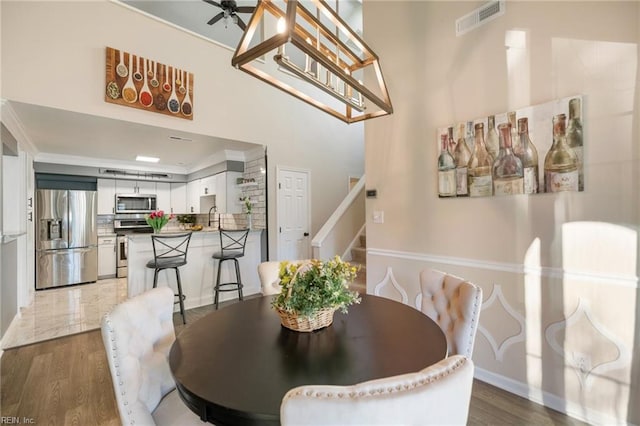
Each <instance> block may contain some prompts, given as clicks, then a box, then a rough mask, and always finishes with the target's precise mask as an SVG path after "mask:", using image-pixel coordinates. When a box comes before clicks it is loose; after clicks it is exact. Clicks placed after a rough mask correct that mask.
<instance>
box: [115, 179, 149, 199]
mask: <svg viewBox="0 0 640 426" xmlns="http://www.w3.org/2000/svg"><path fill="white" fill-rule="evenodd" d="M155 193H156V183H155V182H149V181H144V180H126V179H118V180H117V181H116V194H145V195H146V194H155Z"/></svg>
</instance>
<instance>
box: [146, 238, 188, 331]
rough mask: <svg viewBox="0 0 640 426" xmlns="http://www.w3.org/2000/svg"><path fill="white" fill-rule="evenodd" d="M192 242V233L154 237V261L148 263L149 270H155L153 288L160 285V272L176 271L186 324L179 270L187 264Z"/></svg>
mask: <svg viewBox="0 0 640 426" xmlns="http://www.w3.org/2000/svg"><path fill="white" fill-rule="evenodd" d="M190 240H191V232H187V233H183V234H171V235H152V236H151V243H152V244H153V260H150V261H148V262H147V268H151V269H154V272H153V288H156V286H157V285H158V272H160V271H162V270H163V269H173V270H175V271H176V280H177V281H178V293H177V294H175V296H176V297H177V298H178V301H177V302H174V304H175V303H179V304H180V314H181V315H182V323H183V324H186V323H187V319H186V317H185V316H184V299H185V296H184V294H182V282H181V281H180V271H179V270H178V268H179V267H180V266H184V265H186V264H187V249H188V248H189V241H190Z"/></svg>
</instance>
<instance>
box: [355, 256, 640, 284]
mask: <svg viewBox="0 0 640 426" xmlns="http://www.w3.org/2000/svg"><path fill="white" fill-rule="evenodd" d="M367 255H371V256H382V257H393V258H397V259H405V260H417V261H420V262H430V263H441V264H444V265H455V266H464V267H468V268H477V269H485V270H489V271H499V272H510V273H513V274H529V275H535V276H541V277H546V278H557V279H571V280H579V281H590V282H595V283H602V284H607V285H615V286H620V287H628V288H633V289H638V288H640V286H639V285H638V283H639V278H638V277H637V276H635V277H634V276H620V275H604V274H595V273H590V272H589V273H585V272H580V271H576V270H565V269H562V268H550V267H546V266H545V267H531V266H524V265H523V264H519V263H507V262H490V261H483V260H478V259H469V258H464V257H453V256H437V255H431V254H426V253H414V252H406V251H399V250H386V249H377V248H368V249H367Z"/></svg>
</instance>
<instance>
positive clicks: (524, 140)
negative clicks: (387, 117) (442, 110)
mask: <svg viewBox="0 0 640 426" xmlns="http://www.w3.org/2000/svg"><path fill="white" fill-rule="evenodd" d="M582 101H583V99H582V96H581V95H578V96H570V97H566V98H562V99H557V100H554V101H551V102H547V103H544V104H540V105H533V106H528V107H525V108H521V109H518V110H516V111H509V112H505V113H499V114H494V115H490V116H488V117H482V118H477V119H473V120H468V121H465V122H461V123H456V124H452V125H450V126H446V127H440V128H438V129H437V134H436V137H437V147H438V196H439V197H440V198H449V197H490V196H502V195H515V194H528V195H529V194H539V193H548V192H562V191H584V161H583V150H584V146H583V121H582V103H583V102H582Z"/></svg>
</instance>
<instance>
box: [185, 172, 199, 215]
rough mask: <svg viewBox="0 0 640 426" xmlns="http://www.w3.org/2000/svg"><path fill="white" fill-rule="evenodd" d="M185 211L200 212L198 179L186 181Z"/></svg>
mask: <svg viewBox="0 0 640 426" xmlns="http://www.w3.org/2000/svg"><path fill="white" fill-rule="evenodd" d="M185 213H200V179H196V180H192V181H191V182H188V183H187V211H186V212H185Z"/></svg>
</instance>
